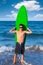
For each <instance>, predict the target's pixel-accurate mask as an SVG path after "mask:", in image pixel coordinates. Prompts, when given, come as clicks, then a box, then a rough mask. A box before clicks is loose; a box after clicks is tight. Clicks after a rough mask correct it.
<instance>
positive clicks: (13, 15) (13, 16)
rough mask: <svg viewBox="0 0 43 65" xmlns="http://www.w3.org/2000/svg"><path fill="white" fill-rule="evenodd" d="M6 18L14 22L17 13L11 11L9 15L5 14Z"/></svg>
mask: <svg viewBox="0 0 43 65" xmlns="http://www.w3.org/2000/svg"><path fill="white" fill-rule="evenodd" d="M6 16H7V17H9V18H10V19H14V20H16V16H17V13H16V12H15V11H11V14H7V15H6Z"/></svg>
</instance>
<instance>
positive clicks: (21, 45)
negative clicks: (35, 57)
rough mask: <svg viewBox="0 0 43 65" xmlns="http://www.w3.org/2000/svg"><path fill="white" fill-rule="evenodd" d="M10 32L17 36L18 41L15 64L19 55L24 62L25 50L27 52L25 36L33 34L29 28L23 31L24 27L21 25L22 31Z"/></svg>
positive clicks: (12, 30) (13, 30)
mask: <svg viewBox="0 0 43 65" xmlns="http://www.w3.org/2000/svg"><path fill="white" fill-rule="evenodd" d="M10 32H11V33H16V34H17V41H16V48H15V54H14V60H13V62H14V63H16V57H17V54H21V62H23V60H24V50H25V47H24V38H25V34H31V33H32V31H31V30H30V29H28V28H27V30H23V25H22V24H20V30H15V29H11V30H10Z"/></svg>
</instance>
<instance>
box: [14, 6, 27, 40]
mask: <svg viewBox="0 0 43 65" xmlns="http://www.w3.org/2000/svg"><path fill="white" fill-rule="evenodd" d="M20 24H23V25H24V30H26V29H27V26H28V17H27V11H26V8H25V6H24V5H22V6H21V7H20V9H19V11H18V15H17V18H16V25H15V27H16V30H19V29H20V27H19V25H20ZM16 41H17V35H16Z"/></svg>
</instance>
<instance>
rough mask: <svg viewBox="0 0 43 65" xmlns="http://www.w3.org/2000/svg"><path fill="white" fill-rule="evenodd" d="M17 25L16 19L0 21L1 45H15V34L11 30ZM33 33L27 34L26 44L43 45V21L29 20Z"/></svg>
mask: <svg viewBox="0 0 43 65" xmlns="http://www.w3.org/2000/svg"><path fill="white" fill-rule="evenodd" d="M13 27H15V21H0V46H3V45H5V46H14V45H15V38H14V34H13V33H10V32H9V30H10V29H12V28H13ZM28 28H30V29H31V30H32V34H29V35H27V38H26V43H25V45H43V21H29V22H28Z"/></svg>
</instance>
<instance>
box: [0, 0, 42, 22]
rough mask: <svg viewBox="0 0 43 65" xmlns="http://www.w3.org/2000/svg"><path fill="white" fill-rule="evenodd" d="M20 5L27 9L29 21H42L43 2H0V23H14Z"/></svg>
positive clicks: (39, 0)
mask: <svg viewBox="0 0 43 65" xmlns="http://www.w3.org/2000/svg"><path fill="white" fill-rule="evenodd" d="M22 5H24V6H25V7H26V9H27V15H28V20H29V21H43V0H0V21H16V17H17V14H18V10H19V8H20V7H21V6H22Z"/></svg>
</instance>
